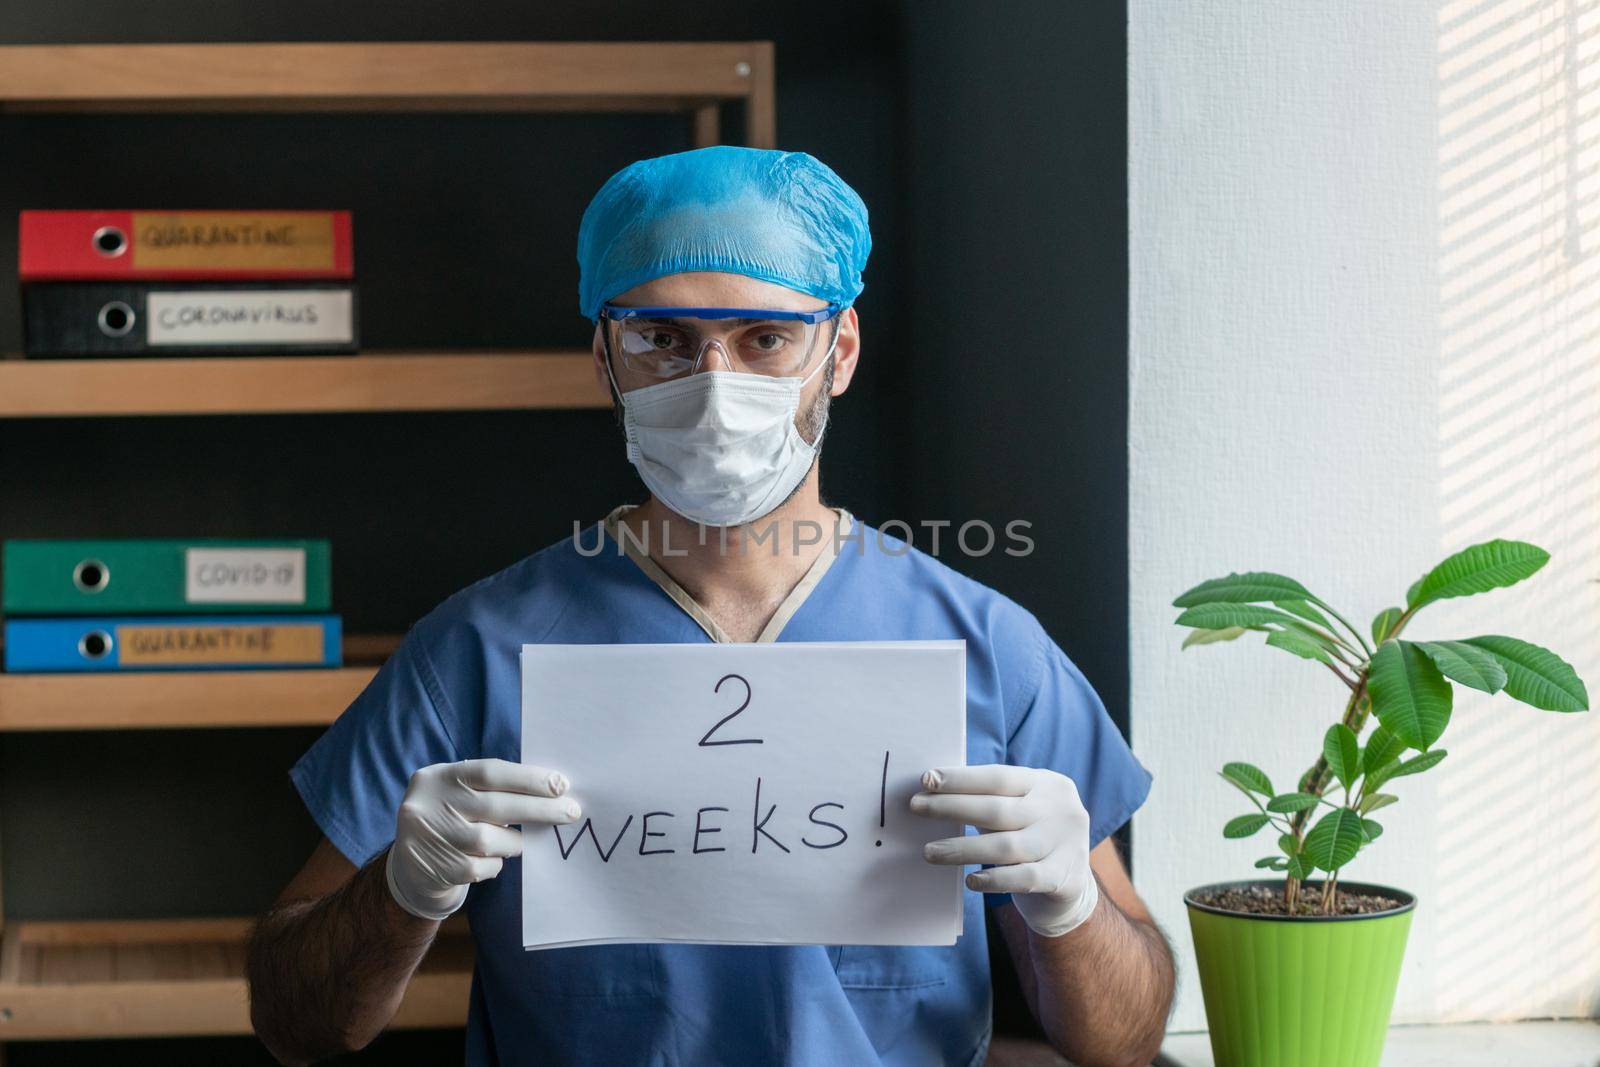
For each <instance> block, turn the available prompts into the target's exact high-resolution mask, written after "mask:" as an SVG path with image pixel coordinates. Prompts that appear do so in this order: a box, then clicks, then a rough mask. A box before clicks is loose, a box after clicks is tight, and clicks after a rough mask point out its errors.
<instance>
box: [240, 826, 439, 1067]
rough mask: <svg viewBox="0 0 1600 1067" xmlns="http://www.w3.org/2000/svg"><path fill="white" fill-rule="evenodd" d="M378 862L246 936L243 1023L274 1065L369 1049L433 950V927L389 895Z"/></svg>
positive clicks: (276, 911) (270, 917)
mask: <svg viewBox="0 0 1600 1067" xmlns="http://www.w3.org/2000/svg"><path fill="white" fill-rule="evenodd" d="M386 859H387V853H385V854H383V855H380V856H379V857H378V858H377V859H375V860H373V861H372V862H371V863H369V864H368V865H367V866H366V867H364V868H362V869H361V870H359V871H357V872H356V873H355V875H354V876H353V877H351V879H350V880H349V881H348V882H346V883H345V884H344V885H343V886H341V887H340V888H338V889H336V890H334V891H333V892H331V893H329V894H328V895H326V896H323V897H319V898H316V899H313V900H297V901H290V902H288V903H284V904H278V905H276V906H274V907H273V908H272V910H270V911H269V912H267V914H266V915H265V916H263V917H262V919H261V921H260V922H259V923H258V924H257V925H256V928H255V930H254V931H253V933H252V934H251V938H250V946H249V952H248V958H247V962H246V974H247V976H248V978H249V983H250V1021H251V1025H252V1026H253V1027H254V1028H255V1032H256V1035H257V1036H258V1037H260V1038H261V1041H262V1043H263V1044H265V1045H266V1046H267V1048H268V1049H269V1050H270V1051H271V1052H272V1054H273V1055H274V1056H276V1057H277V1058H278V1060H279V1061H280V1062H283V1063H289V1064H302V1063H309V1062H312V1061H314V1060H318V1059H324V1058H326V1057H328V1056H331V1055H335V1054H337V1053H340V1052H345V1051H348V1050H350V1049H354V1048H360V1047H362V1046H363V1045H365V1044H367V1042H369V1041H371V1040H372V1039H373V1038H374V1037H376V1036H377V1034H378V1032H379V1031H380V1030H382V1029H383V1028H384V1026H386V1025H387V1024H388V1022H389V1020H390V1019H391V1018H393V1017H394V1012H395V1009H396V1008H398V1007H399V1005H400V998H401V997H402V996H403V995H404V993H405V989H406V984H407V983H408V982H409V981H410V980H411V974H412V972H413V971H415V970H416V967H417V964H418V962H420V961H421V959H422V956H423V954H424V953H425V952H427V950H428V946H429V945H430V944H432V943H433V938H434V935H435V934H436V933H438V930H439V924H438V923H437V922H434V921H431V920H428V919H419V918H417V917H416V916H414V915H411V914H409V913H408V912H405V911H403V910H401V908H400V907H399V906H398V905H397V904H395V902H394V898H393V897H391V896H390V895H389V888H388V885H387V884H386V882H385V879H384V863H385V860H386Z"/></svg>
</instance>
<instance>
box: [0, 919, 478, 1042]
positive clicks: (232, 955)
mask: <svg viewBox="0 0 1600 1067" xmlns="http://www.w3.org/2000/svg"><path fill="white" fill-rule="evenodd" d="M249 926H250V920H248V919H161V920H142V921H124V920H115V921H102V922H17V923H11V924H10V925H8V926H7V927H6V928H5V933H4V937H3V938H0V1042H5V1041H23V1040H41V1039H50V1038H95V1037H142V1036H150V1035H158V1034H160V1035H198V1034H247V1033H249V1032H250V1016H249V1004H248V1001H247V999H246V992H245V983H244V946H245V938H246V936H247V934H248V931H249ZM471 981H472V941H471V937H470V935H469V934H468V933H467V932H466V928H465V925H464V924H462V923H460V922H459V921H452V922H450V923H447V924H446V925H445V929H444V930H442V931H441V932H440V935H439V939H438V940H437V941H435V942H434V946H433V948H432V949H431V950H430V951H429V953H428V955H427V957H426V958H425V959H424V960H423V961H422V966H421V967H420V968H419V969H418V971H417V973H416V975H414V976H413V977H412V979H411V985H410V987H409V988H408V989H407V990H406V996H405V1000H404V1002H403V1003H402V1004H401V1005H400V1010H399V1012H398V1013H397V1014H396V1015H395V1018H394V1021H393V1022H392V1023H390V1026H391V1028H397V1029H407V1028H410V1029H415V1028H422V1027H441V1026H460V1025H462V1024H463V1023H464V1022H465V1021H466V1017H467V1001H468V993H469V990H470V987H471Z"/></svg>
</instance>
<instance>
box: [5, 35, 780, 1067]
mask: <svg viewBox="0 0 1600 1067" xmlns="http://www.w3.org/2000/svg"><path fill="white" fill-rule="evenodd" d="M724 104H734V105H736V106H738V105H742V108H743V119H744V129H743V133H742V136H741V137H740V138H738V140H739V141H741V142H742V143H744V144H748V145H751V146H753V147H758V148H771V147H773V146H774V144H775V142H776V132H775V121H774V98H773V47H772V44H771V42H768V41H741V42H696V43H672V44H666V43H654V42H630V43H603V44H597V43H532V42H475V43H389V42H383V43H310V44H221V45H194V44H142V45H18V46H5V47H0V139H3V129H4V126H3V124H4V121H5V117H6V116H7V115H11V114H26V113H38V112H79V113H89V112H94V113H128V112H148V113H157V112H167V113H197V112H360V111H387V112H394V111H416V112H510V111H572V112H607V111H655V112H667V113H675V114H681V115H683V116H684V117H685V119H686V120H687V121H688V122H689V123H690V128H691V130H692V135H693V141H694V143H695V144H696V145H710V144H717V143H719V142H721V141H722V140H723V138H722V136H721V127H722V115H721V110H722V106H723V105H724ZM607 403H608V401H607V398H606V395H605V394H604V392H602V391H601V390H600V389H599V387H598V386H597V385H596V383H595V380H594V373H593V370H592V367H591V364H590V357H589V354H588V353H587V352H574V351H540V350H533V349H530V350H517V351H507V352H483V351H429V352H382V351H378V352H372V351H369V352H366V353H363V354H362V355H359V356H325V357H324V356H311V357H292V358H266V357H238V358H232V359H213V358H197V359H185V358H162V359H119V360H101V359H96V360H48V361H46V360H38V361H31V360H24V359H20V358H17V357H15V356H0V418H48V417H79V418H81V417H100V416H125V415H138V416H173V415H256V414H289V413H314V412H327V413H334V412H381V411H440V410H453V411H467V410H497V409H498V410H503V409H559V408H599V407H605V406H606V405H607ZM0 514H3V507H0ZM4 533H5V531H4V529H3V528H0V536H4ZM395 640H396V639H395V638H394V637H392V636H383V635H377V636H367V637H364V636H361V635H356V636H353V637H348V638H347V639H346V643H345V655H346V664H347V665H346V666H345V667H342V668H340V669H337V670H320V671H310V670H307V671H272V670H268V671H217V672H203V673H202V672H196V673H192V674H179V673H157V672H151V673H139V674H134V673H129V674H124V675H94V676H82V675H77V676H64V675H6V674H0V732H3V731H23V730H87V729H97V730H104V729H119V730H120V729H152V728H168V729H171V728H197V727H220V726H238V727H246V726H286V725H307V724H322V723H327V722H330V721H332V719H333V718H334V717H335V716H337V715H338V714H339V713H340V712H341V711H342V710H343V709H344V708H345V707H346V706H347V705H348V704H349V702H350V700H351V699H352V698H353V697H354V696H355V695H356V694H357V693H359V692H360V690H361V689H362V687H364V686H365V685H366V684H367V682H368V681H369V680H370V679H371V677H372V675H373V673H374V672H375V671H376V669H377V666H378V664H380V663H381V662H382V660H383V658H384V657H385V656H386V655H387V654H388V652H389V651H391V650H392V648H393V644H394V642H395ZM247 926H248V922H247V920H245V919H172V920H159V921H132V920H130V921H111V922H102V921H95V922H78V921H67V922H13V923H11V924H10V925H9V926H8V925H6V924H5V920H4V911H3V908H0V1058H3V1053H4V1047H3V1046H4V1043H5V1042H7V1041H16V1040H35V1039H55V1038H84V1037H97V1038H104V1037H131V1036H156V1035H190V1034H243V1033H248V1032H249V1029H250V1026H249V1019H248V1014H247V1004H246V1000H245V988H244V980H243V978H242V963H243V958H244V957H243V951H244V948H243V946H244V937H245V932H246V930H247ZM471 973H472V950H471V943H470V938H469V937H468V935H467V933H466V931H465V928H464V926H462V925H450V929H449V932H448V934H446V935H444V936H441V938H440V940H439V942H438V943H437V944H436V945H435V947H434V950H433V951H432V952H431V953H430V954H429V956H428V958H427V960H425V961H424V963H423V965H422V969H421V970H420V971H419V973H418V974H417V976H416V977H415V978H414V979H413V980H412V983H411V986H410V988H409V989H408V991H407V994H406V999H405V1003H404V1005H403V1006H402V1007H401V1009H400V1012H399V1014H398V1015H397V1016H396V1018H395V1020H394V1023H393V1025H394V1026H397V1027H428V1026H451V1025H460V1024H461V1023H462V1022H463V1021H464V1020H465V1018H466V1009H467V997H468V990H469V986H470V981H471Z"/></svg>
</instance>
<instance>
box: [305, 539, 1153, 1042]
mask: <svg viewBox="0 0 1600 1067" xmlns="http://www.w3.org/2000/svg"><path fill="white" fill-rule="evenodd" d="M619 510H621V509H619ZM615 514H616V513H613V515H615ZM841 515H842V528H844V529H846V530H849V531H850V532H851V533H852V534H855V533H857V532H859V534H860V536H859V537H852V538H850V539H845V540H842V541H840V542H838V543H837V545H836V546H831V545H830V546H828V547H825V549H824V553H823V558H822V559H820V560H819V564H818V566H817V567H815V568H813V570H812V572H811V573H810V574H809V575H808V577H807V580H806V581H803V582H802V583H801V588H800V589H798V590H797V594H798V595H797V597H794V598H791V603H789V604H788V605H787V606H786V609H783V610H787V609H788V608H792V609H793V614H792V615H791V616H789V618H788V620H787V622H782V621H781V620H780V622H779V623H778V626H779V627H780V629H779V632H777V633H776V634H770V633H769V634H768V635H764V636H770V637H772V638H773V639H776V640H781V641H882V640H948V639H964V640H965V641H966V643H967V759H968V761H969V762H970V763H972V764H980V763H1010V764H1015V765H1018V766H1025V767H1045V768H1049V769H1051V770H1055V771H1059V772H1060V773H1062V774H1064V775H1066V776H1067V777H1069V778H1071V779H1072V780H1073V781H1074V782H1075V783H1076V784H1077V787H1078V792H1079V795H1080V796H1081V797H1082V799H1083V803H1084V805H1085V807H1087V809H1088V811H1089V814H1090V817H1091V829H1090V844H1091V846H1092V845H1094V844H1098V843H1099V842H1100V841H1101V840H1102V839H1103V838H1105V837H1106V836H1107V835H1108V834H1110V833H1112V832H1113V831H1114V830H1116V829H1117V828H1118V827H1120V826H1121V825H1122V824H1123V823H1124V822H1126V821H1127V820H1128V818H1129V817H1130V816H1131V815H1132V814H1133V812H1134V810H1135V809H1137V808H1138V807H1139V805H1140V804H1142V803H1143V802H1144V799H1145V796H1146V794H1147V793H1148V792H1149V789H1150V775H1149V772H1147V771H1146V770H1145V769H1144V768H1143V767H1142V766H1140V764H1139V763H1138V761H1137V760H1136V759H1135V758H1134V756H1133V753H1132V752H1131V751H1129V749H1128V746H1127V744H1126V742H1124V740H1123V738H1122V735H1121V734H1120V733H1119V732H1118V731H1117V729H1116V727H1115V726H1114V725H1113V724H1112V722H1111V720H1110V718H1109V717H1108V716H1107V715H1106V710H1105V706H1104V705H1103V704H1102V703H1101V700H1100V697H1099V695H1098V694H1096V692H1095V690H1094V688H1093V686H1091V685H1090V684H1089V682H1088V681H1087V680H1086V679H1085V678H1084V676H1083V674H1082V673H1081V672H1080V671H1079V670H1078V668H1077V667H1076V666H1075V665H1074V664H1073V663H1072V661H1071V660H1069V659H1068V658H1067V656H1066V654H1065V653H1064V652H1062V651H1061V649H1060V648H1059V647H1058V646H1057V645H1056V643H1055V642H1054V641H1052V640H1051V639H1050V637H1049V635H1047V634H1046V633H1045V632H1044V629H1043V628H1042V627H1041V626H1040V625H1039V622H1038V620H1037V619H1035V618H1034V617H1033V615H1032V614H1030V613H1029V612H1028V611H1026V610H1025V609H1023V608H1022V607H1020V606H1018V605H1017V604H1016V603H1014V602H1013V601H1011V600H1009V599H1007V598H1006V597H1004V596H1002V595H1001V594H999V593H997V592H995V591H994V590H992V589H989V588H987V587H985V586H983V585H980V584H979V583H977V582H975V581H972V580H971V579H969V578H965V577H963V576H962V575H960V574H958V573H956V572H955V571H953V570H951V569H950V568H949V567H947V566H945V565H944V564H942V563H940V562H939V561H937V560H936V559H934V558H933V557H931V556H928V555H926V554H924V553H922V552H920V551H918V550H916V549H915V548H913V547H911V546H910V545H908V544H907V543H905V542H904V541H901V540H899V539H897V538H894V537H892V536H889V535H887V534H882V533H880V532H879V531H878V530H876V529H874V528H873V527H871V526H869V525H866V524H864V523H861V524H855V525H852V522H853V520H851V519H850V517H849V516H848V515H844V514H843V513H841ZM605 529H606V527H605V525H604V524H597V525H596V526H594V527H591V528H589V529H587V530H585V531H584V532H583V534H582V536H581V537H575V538H569V539H566V540H563V541H561V542H559V543H557V544H554V545H551V546H550V547H548V548H546V549H544V550H543V551H540V552H538V553H535V554H534V555H532V556H529V557H527V558H526V559H523V560H521V561H520V562H518V563H515V564H513V565H511V566H510V567H507V568H506V569H505V570H503V571H500V572H499V573H497V574H494V575H491V576H490V577H488V578H484V579H483V580H481V581H479V582H476V583H474V584H473V585H470V586H468V587H467V588H465V589H463V590H461V591H460V592H459V593H456V594H455V595H453V596H451V597H450V598H448V599H447V600H445V601H444V602H443V603H442V604H440V605H439V606H438V607H436V608H435V609H434V610H433V611H431V612H429V613H428V614H427V615H426V616H425V617H423V618H422V619H421V620H419V621H418V622H417V623H416V624H415V625H414V626H413V627H412V628H411V630H410V631H409V632H408V633H407V634H406V636H405V640H404V641H403V642H402V643H401V645H400V648H399V649H398V650H397V651H396V652H395V654H394V655H393V656H392V657H390V659H389V660H388V662H386V663H385V664H384V665H383V667H382V668H381V669H380V670H379V671H378V673H377V675H376V677H374V678H373V680H372V682H371V683H370V684H369V685H368V686H367V688H366V689H365V690H363V691H362V693H361V694H360V695H359V696H358V697H357V698H356V699H355V701H354V702H353V703H352V704H351V705H350V707H349V708H348V709H347V710H346V711H345V712H344V714H342V715H341V716H339V718H338V720H337V721H335V722H334V724H333V726H332V727H331V728H329V730H328V732H327V733H326V734H324V735H323V736H322V737H321V738H319V739H318V740H317V742H316V743H315V744H314V745H312V747H311V748H310V749H309V750H308V751H307V752H306V754H305V755H304V756H302V757H301V759H300V760H299V761H298V762H297V763H296V764H295V766H294V767H293V769H292V770H291V771H290V775H291V777H292V779H293V781H294V784H295V787H296V788H297V789H298V790H299V791H300V795H301V797H302V798H303V799H304V801H305V804H306V807H307V808H309V809H310V812H311V815H312V817H313V818H315V819H316V821H317V823H318V825H319V826H321V828H322V831H323V833H324V834H326V835H327V837H328V840H330V841H331V842H333V844H334V845H335V846H336V847H337V848H338V849H339V851H340V852H342V853H344V855H345V856H346V857H347V858H348V859H349V860H350V862H351V863H354V864H355V865H357V866H358V867H359V866H364V865H365V864H367V863H368V862H370V861H371V860H372V859H373V858H374V857H376V856H377V855H378V854H379V853H381V852H382V851H383V850H384V849H385V848H387V847H388V846H389V844H390V843H391V842H392V841H393V839H394V830H395V814H396V812H397V811H398V809H399V806H400V800H401V797H402V796H403V795H404V793H405V790H406V785H407V783H408V781H409V779H410V777H411V774H412V772H413V771H415V770H416V769H417V768H419V767H423V766H426V765H428V764H433V763H451V762H455V761H457V760H464V759H472V758H475V757H483V756H498V757H499V758H501V759H506V760H513V761H515V760H517V759H519V758H520V752H521V743H520V740H521V728H520V719H521V678H520V670H519V660H518V656H519V652H520V649H521V646H522V645H523V644H524V643H528V644H538V643H550V644H608V643H625V642H638V643H645V642H684V643H705V642H709V641H711V640H712V636H711V634H710V633H708V630H707V627H706V624H705V621H704V619H703V618H702V620H701V621H697V620H696V618H695V617H694V616H693V615H691V613H690V612H691V610H693V609H694V605H693V604H692V601H687V598H686V594H684V593H683V591H682V590H681V589H677V588H676V587H675V585H673V584H672V583H671V579H670V578H666V577H665V575H664V574H663V573H662V572H661V571H660V570H659V568H655V567H653V566H651V565H650V561H649V560H648V558H646V557H642V556H641V557H640V558H639V560H638V561H636V560H635V559H634V558H630V555H628V554H625V553H624V552H623V551H621V548H622V546H619V544H618V543H617V541H616V540H614V539H613V537H611V536H607V535H606V533H605ZM827 540H828V541H830V542H831V541H832V540H833V538H832V537H829V538H828V539H827ZM630 547H631V546H630ZM832 547H836V548H837V553H836V555H835V554H833V553H831V552H830V551H829V548H832ZM597 548H598V549H599V551H598V552H596V549H597ZM635 555H638V554H637V553H635ZM830 556H832V558H831V562H830V560H829V558H828V557H830ZM647 572H653V573H647ZM812 582H814V583H815V584H810V583H812ZM675 598H676V599H675ZM794 601H798V603H795V602H794ZM699 614H702V616H703V613H699ZM780 614H781V612H780ZM713 625H714V624H713ZM521 878H522V866H521V860H520V859H510V860H507V861H506V863H505V866H504V868H503V869H502V871H501V873H500V875H499V876H498V877H497V878H494V879H492V880H490V881H488V882H485V883H482V884H479V885H475V886H473V887H472V890H471V892H470V893H469V894H468V898H467V905H466V911H467V915H468V918H469V921H470V924H471V927H472V934H473V939H474V941H475V943H476V947H477V969H476V971H475V973H474V975H473V982H472V1003H471V1009H470V1013H469V1016H468V1020H467V1057H466V1058H467V1062H468V1063H471V1064H549V1063H650V1064H695V1065H701V1064H721V1063H728V1064H746V1063H787V1064H827V1065H833V1064H842V1063H848V1064H917V1065H921V1064H929V1063H946V1064H976V1063H981V1062H982V1061H983V1059H984V1056H985V1054H986V1052H987V1051H988V1046H989V1035H990V1028H991V1023H990V999H991V994H990V984H989V958H988V948H987V940H986V939H987V935H986V933H985V929H984V917H983V907H984V903H985V897H984V895H983V894H979V893H974V892H971V891H970V890H969V891H968V892H967V893H966V904H965V908H966V912H965V915H964V918H963V923H964V926H963V929H964V931H965V932H964V933H963V934H962V936H961V937H960V938H959V939H958V940H957V942H956V944H954V945H952V946H941V947H890V946H885V947H877V946H865V945H845V946H826V945H804V946H773V947H765V946H761V947H752V946H729V945H596V946H587V947H579V948H565V949H545V950H541V951H538V952H528V951H525V950H524V949H523V947H522V936H521V935H522V927H521V910H520V909H521V899H522V892H521ZM1005 899H1006V898H1004V897H996V896H995V895H990V896H989V897H988V903H990V904H996V903H1003V902H1004V901H1005Z"/></svg>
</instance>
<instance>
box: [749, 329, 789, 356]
mask: <svg viewBox="0 0 1600 1067" xmlns="http://www.w3.org/2000/svg"><path fill="white" fill-rule="evenodd" d="M788 340H789V339H788V338H787V337H784V336H783V335H782V334H779V333H764V334H761V335H759V336H758V337H757V338H756V339H755V345H756V348H757V350H759V351H761V352H776V351H777V350H778V349H780V348H782V347H783V346H784V345H785V344H787V343H788Z"/></svg>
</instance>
